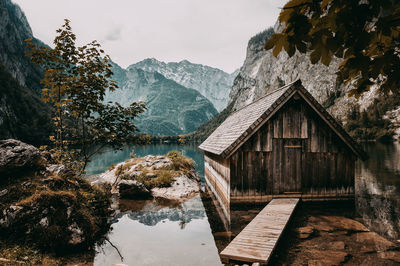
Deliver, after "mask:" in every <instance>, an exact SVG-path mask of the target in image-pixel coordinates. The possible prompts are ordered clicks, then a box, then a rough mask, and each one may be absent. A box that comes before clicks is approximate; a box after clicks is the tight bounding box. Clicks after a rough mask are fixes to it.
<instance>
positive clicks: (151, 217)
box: [113, 196, 206, 226]
mask: <svg viewBox="0 0 400 266" xmlns="http://www.w3.org/2000/svg"><path fill="white" fill-rule="evenodd" d="M125 215H126V216H127V217H129V219H131V220H136V221H138V222H139V223H142V224H145V225H148V226H155V225H156V224H158V223H159V222H161V221H163V220H169V221H172V222H177V221H180V222H181V224H187V223H190V222H191V221H192V220H194V219H203V218H205V217H206V213H205V210H204V207H203V203H202V202H201V199H200V196H195V197H193V198H192V199H190V200H187V201H185V202H183V203H181V204H180V205H179V206H177V207H175V208H173V207H161V208H160V206H159V205H158V204H156V203H154V202H151V203H148V204H146V205H145V206H144V207H143V208H142V209H141V210H140V211H128V212H121V213H119V214H117V215H116V216H115V218H114V221H113V222H117V221H118V220H119V219H120V218H121V217H123V216H125Z"/></svg>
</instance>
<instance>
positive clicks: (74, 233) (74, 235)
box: [68, 223, 85, 245]
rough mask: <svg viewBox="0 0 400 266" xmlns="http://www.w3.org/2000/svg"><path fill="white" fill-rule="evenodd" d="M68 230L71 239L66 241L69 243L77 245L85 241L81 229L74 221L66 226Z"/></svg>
mask: <svg viewBox="0 0 400 266" xmlns="http://www.w3.org/2000/svg"><path fill="white" fill-rule="evenodd" d="M68 230H69V231H70V232H71V239H70V240H69V241H68V243H69V244H71V245H78V244H81V243H82V242H83V241H85V238H84V236H83V231H82V230H81V229H80V228H79V226H78V225H77V224H76V223H73V224H72V225H70V226H69V227H68Z"/></svg>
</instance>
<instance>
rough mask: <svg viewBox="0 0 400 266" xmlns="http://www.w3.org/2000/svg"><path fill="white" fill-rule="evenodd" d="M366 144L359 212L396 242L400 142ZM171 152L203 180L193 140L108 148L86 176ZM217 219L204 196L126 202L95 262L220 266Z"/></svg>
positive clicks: (358, 170) (201, 161) (360, 175)
mask: <svg viewBox="0 0 400 266" xmlns="http://www.w3.org/2000/svg"><path fill="white" fill-rule="evenodd" d="M363 147H364V149H365V151H366V152H367V153H368V155H369V159H368V160H367V161H365V162H361V161H358V162H357V164H356V180H355V191H356V198H355V204H356V206H355V208H356V212H357V214H358V215H359V216H360V217H362V220H363V222H364V224H365V225H367V226H368V227H369V228H370V229H371V230H372V231H375V232H378V233H379V234H381V235H383V236H385V237H387V238H389V239H391V240H397V239H399V238H400V144H399V143H393V144H381V143H368V144H364V145H363ZM171 150H178V151H182V153H183V154H184V155H185V156H188V157H190V158H192V159H193V160H194V161H195V162H196V168H197V170H198V172H199V175H200V176H201V178H202V181H203V182H204V158H203V153H202V151H201V150H199V149H198V148H197V145H193V144H190V145H178V144H156V145H146V146H135V147H134V146H126V147H124V149H122V150H120V151H113V150H106V151H104V152H103V153H101V154H99V155H97V156H95V157H94V158H93V160H92V162H90V163H89V165H88V167H87V174H88V175H93V174H98V173H101V172H104V171H105V170H107V169H108V168H109V167H110V166H111V165H112V164H114V165H115V164H117V163H119V162H122V161H124V160H126V159H128V158H129V157H130V155H131V153H132V151H133V152H134V154H135V155H136V156H138V157H142V156H145V155H148V154H151V155H163V154H166V153H168V152H169V151H171ZM208 213H210V211H209V210H208ZM212 215H213V214H212ZM215 215H216V214H215ZM213 220H215V218H214V217H210V219H209V218H208V217H207V214H206V210H205V208H204V204H203V202H202V199H201V198H200V197H199V196H198V197H195V198H193V199H191V200H189V201H187V202H185V203H176V202H165V201H164V202H160V201H156V200H151V201H124V202H121V206H120V212H119V213H118V214H117V215H116V217H115V218H114V220H113V230H112V231H111V232H110V233H109V239H110V242H111V243H112V244H113V245H111V244H110V243H107V242H106V243H105V244H104V245H102V246H99V247H97V255H96V257H95V260H94V263H95V265H112V264H116V263H124V264H127V265H221V262H220V259H219V255H218V250H217V246H216V243H215V240H214V236H213V234H212V230H211V227H212V225H210V221H213ZM114 246H115V247H114ZM116 248H118V250H119V252H120V253H121V256H122V257H123V261H121V256H120V255H119V254H118V251H117V250H116Z"/></svg>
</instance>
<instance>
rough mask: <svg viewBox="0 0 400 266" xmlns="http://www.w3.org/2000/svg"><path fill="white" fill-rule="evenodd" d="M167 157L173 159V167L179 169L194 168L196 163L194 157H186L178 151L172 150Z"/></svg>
mask: <svg viewBox="0 0 400 266" xmlns="http://www.w3.org/2000/svg"><path fill="white" fill-rule="evenodd" d="M167 157H168V158H170V159H171V161H172V166H171V167H172V169H173V170H176V171H179V170H182V169H193V168H194V166H195V163H194V161H193V160H192V159H190V158H188V157H185V156H183V155H182V153H180V152H178V151H170V152H169V153H168V154H167Z"/></svg>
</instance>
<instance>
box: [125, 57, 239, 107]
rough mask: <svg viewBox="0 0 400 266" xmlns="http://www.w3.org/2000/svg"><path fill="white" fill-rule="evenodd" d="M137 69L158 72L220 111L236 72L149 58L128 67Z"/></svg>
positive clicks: (226, 99)
mask: <svg viewBox="0 0 400 266" xmlns="http://www.w3.org/2000/svg"><path fill="white" fill-rule="evenodd" d="M131 68H139V69H143V70H145V71H148V72H158V73H160V74H162V75H163V76H165V77H166V78H168V79H172V80H173V81H175V82H177V83H178V84H180V85H182V86H184V87H186V88H191V89H195V90H197V91H198V92H200V93H201V94H202V95H203V96H204V97H206V98H207V99H208V100H210V101H211V102H212V103H213V105H214V107H215V108H216V109H217V110H218V111H221V110H222V109H224V108H225V107H226V106H227V104H228V99H229V92H230V90H231V87H232V84H233V80H234V79H235V77H236V75H237V74H238V70H237V71H235V72H233V73H232V74H228V73H226V72H224V71H222V70H220V69H217V68H213V67H209V66H205V65H200V64H193V63H191V62H189V61H187V60H183V61H181V62H169V63H164V62H160V61H158V60H157V59H154V58H149V59H145V60H143V61H140V62H138V63H136V64H132V65H130V66H129V67H128V70H130V69H131Z"/></svg>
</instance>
